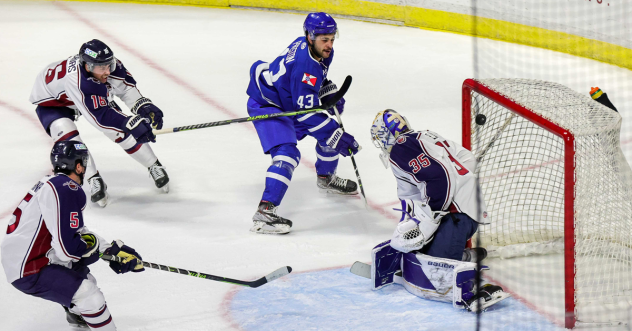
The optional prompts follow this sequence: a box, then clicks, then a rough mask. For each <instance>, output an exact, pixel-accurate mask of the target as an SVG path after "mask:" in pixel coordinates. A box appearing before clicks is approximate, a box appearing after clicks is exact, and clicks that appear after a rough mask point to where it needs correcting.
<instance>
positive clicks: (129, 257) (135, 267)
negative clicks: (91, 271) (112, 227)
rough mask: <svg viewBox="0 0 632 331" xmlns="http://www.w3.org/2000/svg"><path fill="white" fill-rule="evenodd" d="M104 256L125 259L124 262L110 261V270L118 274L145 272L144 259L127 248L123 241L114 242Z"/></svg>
mask: <svg viewBox="0 0 632 331" xmlns="http://www.w3.org/2000/svg"><path fill="white" fill-rule="evenodd" d="M103 254H107V255H113V256H118V257H120V258H122V259H123V262H121V263H119V262H115V261H110V268H111V269H112V270H114V272H116V273H117V274H124V273H126V272H128V271H132V272H141V271H145V267H144V266H143V258H142V257H141V256H140V254H138V253H136V251H135V250H134V249H133V248H131V247H129V246H126V245H125V243H123V241H121V240H115V241H113V242H112V247H110V248H108V249H106V250H105V252H103Z"/></svg>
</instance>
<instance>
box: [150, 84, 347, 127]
mask: <svg viewBox="0 0 632 331" xmlns="http://www.w3.org/2000/svg"><path fill="white" fill-rule="evenodd" d="M349 86H351V76H347V78H345V81H344V83H342V86H341V87H340V89H339V90H338V92H336V94H334V96H333V97H332V98H331V99H329V100H328V101H329V102H326V103H324V104H322V105H321V106H320V108H313V109H307V110H299V111H293V112H282V113H274V114H266V115H259V116H250V117H242V118H236V119H232V120H225V121H217V122H209V123H202V124H193V125H186V126H178V127H175V128H167V129H161V130H153V132H154V135H159V134H165V133H172V132H180V131H189V130H196V129H203V128H210V127H214V126H222V125H228V124H233V123H243V122H252V121H260V120H266V119H269V118H275V117H286V116H297V115H303V114H309V113H314V112H318V111H324V110H327V109H329V108H331V107H332V106H334V105H335V104H336V103H337V102H338V100H340V99H342V97H343V96H344V95H345V93H347V90H349Z"/></svg>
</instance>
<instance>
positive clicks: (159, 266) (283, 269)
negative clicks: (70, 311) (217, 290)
mask: <svg viewBox="0 0 632 331" xmlns="http://www.w3.org/2000/svg"><path fill="white" fill-rule="evenodd" d="M101 258H102V259H103V260H106V261H114V262H118V263H122V262H123V259H122V258H121V257H118V256H114V255H107V254H101ZM142 263H143V266H144V267H148V268H153V269H158V270H162V271H170V272H175V273H177V274H182V275H187V276H193V277H197V278H203V279H209V280H214V281H218V282H223V283H229V284H234V285H241V286H247V287H259V286H261V285H263V284H266V283H269V282H271V281H273V280H275V279H278V278H281V277H283V276H285V275H287V274H289V273H290V272H292V267H289V266H288V267H281V268H279V269H277V270H275V271H273V272H271V273H269V274H267V275H265V276H264V277H261V278H259V279H257V280H253V281H251V282H247V281H243V280H237V279H231V278H226V277H220V276H214V275H209V274H204V273H201V272H196V271H189V270H185V269H180V268H174V267H168V266H166V265H162V264H156V263H151V262H145V261H142Z"/></svg>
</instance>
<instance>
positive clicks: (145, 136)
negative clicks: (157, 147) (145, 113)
mask: <svg viewBox="0 0 632 331" xmlns="http://www.w3.org/2000/svg"><path fill="white" fill-rule="evenodd" d="M125 129H127V133H129V134H131V135H132V136H134V138H135V139H136V141H138V142H139V143H148V142H150V141H151V142H153V143H155V142H156V136H155V135H154V133H153V132H152V131H151V125H149V119H146V118H143V117H142V116H140V115H136V116H130V117H128V120H127V123H126V124H125Z"/></svg>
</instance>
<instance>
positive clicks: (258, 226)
mask: <svg viewBox="0 0 632 331" xmlns="http://www.w3.org/2000/svg"><path fill="white" fill-rule="evenodd" d="M250 232H254V233H259V234H288V233H290V227H289V226H287V225H281V224H279V225H277V226H272V225H269V224H267V223H266V222H257V221H255V222H254V225H253V226H252V227H251V228H250Z"/></svg>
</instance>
